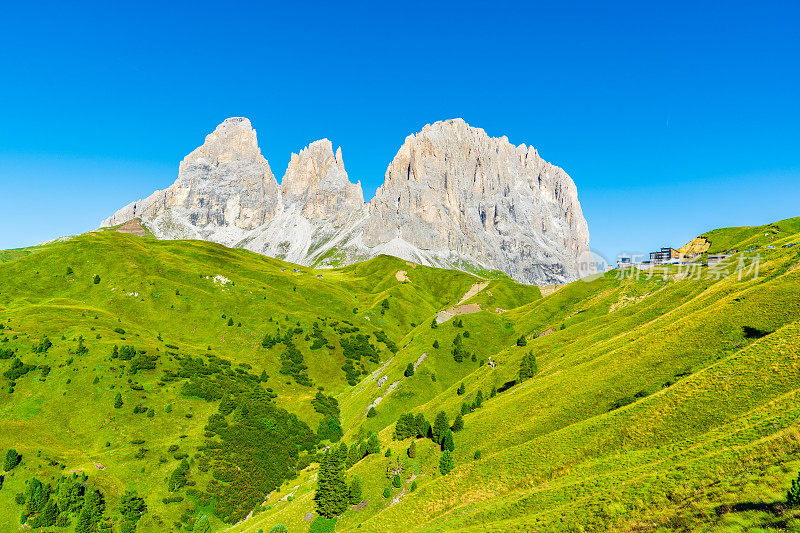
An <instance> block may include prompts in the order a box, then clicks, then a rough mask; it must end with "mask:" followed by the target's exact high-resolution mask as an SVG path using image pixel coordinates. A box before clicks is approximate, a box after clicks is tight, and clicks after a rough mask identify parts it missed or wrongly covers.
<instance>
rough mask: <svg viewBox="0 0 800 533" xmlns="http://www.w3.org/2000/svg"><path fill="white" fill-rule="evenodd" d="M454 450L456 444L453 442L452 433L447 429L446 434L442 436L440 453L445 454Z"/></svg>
mask: <svg viewBox="0 0 800 533" xmlns="http://www.w3.org/2000/svg"><path fill="white" fill-rule="evenodd" d="M455 449H456V444H455V442H453V432H452V431H450V430H449V429H448V430H447V433H445V434H444V437H443V438H442V451H443V452H445V451H447V452H452V451H454V450H455Z"/></svg>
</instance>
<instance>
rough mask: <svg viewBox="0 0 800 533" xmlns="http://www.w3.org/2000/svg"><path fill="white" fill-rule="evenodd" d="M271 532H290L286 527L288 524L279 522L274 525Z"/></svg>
mask: <svg viewBox="0 0 800 533" xmlns="http://www.w3.org/2000/svg"><path fill="white" fill-rule="evenodd" d="M269 533H289V530H288V529H286V526H284V525H283V524H278V525H276V526H272V529H270V530H269Z"/></svg>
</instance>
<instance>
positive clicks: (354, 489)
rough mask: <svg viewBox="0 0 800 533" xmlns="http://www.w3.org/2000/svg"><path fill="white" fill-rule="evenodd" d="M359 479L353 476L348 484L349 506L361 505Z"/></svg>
mask: <svg viewBox="0 0 800 533" xmlns="http://www.w3.org/2000/svg"><path fill="white" fill-rule="evenodd" d="M361 492H362V488H361V478H359V477H358V476H353V481H352V482H350V492H349V497H350V505H358V504H359V503H361Z"/></svg>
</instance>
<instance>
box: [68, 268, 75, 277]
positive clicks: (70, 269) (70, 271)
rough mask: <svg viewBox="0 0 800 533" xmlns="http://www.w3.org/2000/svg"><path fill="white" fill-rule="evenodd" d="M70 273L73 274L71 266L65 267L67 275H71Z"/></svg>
mask: <svg viewBox="0 0 800 533" xmlns="http://www.w3.org/2000/svg"><path fill="white" fill-rule="evenodd" d="M72 274H74V272H73V271H72V267H67V276H71V275H72Z"/></svg>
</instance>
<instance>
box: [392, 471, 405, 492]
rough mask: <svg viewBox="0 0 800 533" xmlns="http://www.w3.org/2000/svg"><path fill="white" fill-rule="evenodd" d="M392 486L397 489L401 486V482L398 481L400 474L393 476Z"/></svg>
mask: <svg viewBox="0 0 800 533" xmlns="http://www.w3.org/2000/svg"><path fill="white" fill-rule="evenodd" d="M392 485H393V486H394V487H395V488H398V489H399V488H400V487H401V486H402V485H403V481H402V480H401V479H400V474H395V475H394V478H392Z"/></svg>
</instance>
